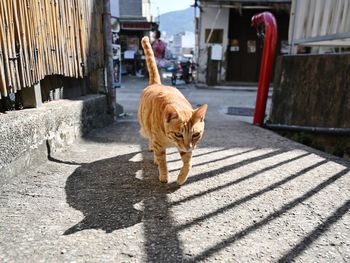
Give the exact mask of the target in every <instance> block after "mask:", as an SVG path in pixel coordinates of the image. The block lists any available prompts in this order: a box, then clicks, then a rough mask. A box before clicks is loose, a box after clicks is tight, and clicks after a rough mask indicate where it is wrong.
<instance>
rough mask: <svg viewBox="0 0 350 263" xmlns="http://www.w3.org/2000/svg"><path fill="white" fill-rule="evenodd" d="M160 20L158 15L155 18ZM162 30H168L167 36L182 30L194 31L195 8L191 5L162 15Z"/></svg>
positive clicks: (160, 26)
mask: <svg viewBox="0 0 350 263" xmlns="http://www.w3.org/2000/svg"><path fill="white" fill-rule="evenodd" d="M155 21H158V17H157V18H156V19H155ZM159 28H160V31H166V33H167V36H170V35H175V34H177V33H180V32H184V31H190V32H193V33H194V10H193V8H191V7H189V8H187V9H184V10H180V11H174V12H169V13H165V14H162V15H160V25H159Z"/></svg>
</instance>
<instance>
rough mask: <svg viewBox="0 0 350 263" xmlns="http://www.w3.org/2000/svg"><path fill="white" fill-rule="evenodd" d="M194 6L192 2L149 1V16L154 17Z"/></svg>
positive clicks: (184, 0)
mask: <svg viewBox="0 0 350 263" xmlns="http://www.w3.org/2000/svg"><path fill="white" fill-rule="evenodd" d="M193 4H194V0H151V14H152V15H153V16H154V17H156V16H158V10H157V8H158V7H159V14H160V15H162V14H164V13H168V12H171V11H177V10H182V9H186V8H188V7H190V5H193Z"/></svg>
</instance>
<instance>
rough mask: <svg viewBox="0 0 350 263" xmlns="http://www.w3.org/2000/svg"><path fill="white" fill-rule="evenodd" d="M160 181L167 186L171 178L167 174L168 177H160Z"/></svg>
mask: <svg viewBox="0 0 350 263" xmlns="http://www.w3.org/2000/svg"><path fill="white" fill-rule="evenodd" d="M159 181H161V182H162V183H165V184H166V183H167V182H168V181H169V176H168V175H167V174H166V175H159Z"/></svg>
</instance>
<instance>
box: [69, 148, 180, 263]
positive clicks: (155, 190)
mask: <svg viewBox="0 0 350 263" xmlns="http://www.w3.org/2000/svg"><path fill="white" fill-rule="evenodd" d="M138 153H139V152H133V153H130V154H125V155H120V156H116V157H113V158H109V159H104V160H99V161H96V162H92V163H89V164H84V165H82V166H81V167H79V168H77V169H76V170H75V171H74V173H73V174H72V175H70V176H69V178H68V180H67V182H66V187H65V190H66V195H67V202H68V204H69V205H70V206H71V207H73V208H75V209H77V210H79V211H81V212H82V213H83V214H84V219H83V220H82V221H81V222H79V223H77V224H76V225H74V226H72V227H70V228H69V229H67V230H66V231H65V232H64V235H70V234H74V233H76V232H78V231H82V230H87V229H98V230H103V231H105V232H106V233H111V232H113V231H115V230H118V229H123V228H127V227H131V226H134V225H135V224H138V223H141V222H142V223H143V225H144V235H145V240H146V241H145V251H146V254H147V258H148V261H154V262H179V261H181V260H182V257H183V256H182V249H181V244H180V241H179V239H178V237H177V232H176V229H175V228H174V227H173V225H174V224H173V223H172V218H171V215H170V211H169V208H170V205H169V204H168V202H167V194H168V193H172V192H174V191H176V190H177V189H178V186H177V185H176V184H161V183H160V182H159V181H158V177H157V174H158V169H157V167H156V166H155V165H154V164H153V162H152V161H151V159H146V158H144V160H143V161H138V162H134V161H130V159H131V158H133V157H134V156H135V155H136V154H138ZM144 154H146V155H147V154H148V153H146V152H145V153H144ZM136 175H138V176H137V177H136ZM141 202H142V203H141ZM139 203H140V204H141V205H140V206H136V207H137V209H136V208H135V205H136V204H139ZM139 207H141V208H139Z"/></svg>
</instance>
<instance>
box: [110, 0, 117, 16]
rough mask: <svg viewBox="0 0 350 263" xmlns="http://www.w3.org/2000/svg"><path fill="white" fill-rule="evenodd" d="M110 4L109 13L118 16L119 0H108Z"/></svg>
mask: <svg viewBox="0 0 350 263" xmlns="http://www.w3.org/2000/svg"><path fill="white" fill-rule="evenodd" d="M110 4H111V15H112V16H114V17H119V0H110Z"/></svg>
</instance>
